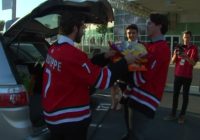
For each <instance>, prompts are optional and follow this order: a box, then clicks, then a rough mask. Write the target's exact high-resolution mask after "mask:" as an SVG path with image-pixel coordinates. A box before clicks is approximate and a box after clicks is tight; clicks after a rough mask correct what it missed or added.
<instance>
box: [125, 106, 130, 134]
mask: <svg viewBox="0 0 200 140" xmlns="http://www.w3.org/2000/svg"><path fill="white" fill-rule="evenodd" d="M128 112H129V111H128V104H127V103H126V104H124V120H125V124H126V130H127V133H129V128H130V127H129V113H128Z"/></svg>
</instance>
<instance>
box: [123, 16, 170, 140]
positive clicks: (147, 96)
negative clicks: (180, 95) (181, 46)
mask: <svg viewBox="0 0 200 140" xmlns="http://www.w3.org/2000/svg"><path fill="white" fill-rule="evenodd" d="M167 30H168V20H167V17H166V16H165V15H162V14H158V13H153V14H150V16H149V20H148V22H147V33H148V36H149V38H150V39H151V41H152V42H151V43H148V44H146V48H147V51H148V54H147V56H146V59H147V62H146V63H144V65H145V67H146V68H147V70H146V71H135V72H132V73H131V74H130V78H129V80H130V81H129V83H128V86H127V89H126V91H125V94H126V96H127V97H128V107H129V108H128V109H129V110H128V111H129V114H132V115H130V116H131V118H130V119H129V126H130V133H129V138H127V140H144V139H145V137H144V136H145V133H146V130H147V126H148V125H150V122H151V120H152V118H154V116H155V113H156V110H157V108H158V106H159V104H160V102H161V98H162V95H163V91H164V87H165V83H166V79H167V72H168V66H169V62H170V49H169V46H168V45H167V42H166V41H165V39H164V34H165V33H166V32H167Z"/></svg>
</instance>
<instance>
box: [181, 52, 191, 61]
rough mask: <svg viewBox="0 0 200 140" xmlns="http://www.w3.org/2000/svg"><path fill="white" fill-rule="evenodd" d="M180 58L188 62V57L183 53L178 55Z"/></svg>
mask: <svg viewBox="0 0 200 140" xmlns="http://www.w3.org/2000/svg"><path fill="white" fill-rule="evenodd" d="M179 56H180V57H181V58H183V59H185V60H188V59H189V57H188V56H187V55H186V54H185V53H182V54H180V55H179Z"/></svg>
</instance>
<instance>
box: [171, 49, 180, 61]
mask: <svg viewBox="0 0 200 140" xmlns="http://www.w3.org/2000/svg"><path fill="white" fill-rule="evenodd" d="M177 57H178V56H177V50H176V49H175V50H174V54H173V56H172V59H171V62H172V63H173V64H175V62H176V59H177Z"/></svg>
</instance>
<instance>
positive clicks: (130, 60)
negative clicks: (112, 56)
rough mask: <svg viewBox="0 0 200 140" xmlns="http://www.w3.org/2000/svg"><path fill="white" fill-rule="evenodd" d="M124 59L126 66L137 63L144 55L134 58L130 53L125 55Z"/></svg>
mask: <svg viewBox="0 0 200 140" xmlns="http://www.w3.org/2000/svg"><path fill="white" fill-rule="evenodd" d="M124 58H125V59H126V62H127V64H133V63H139V62H141V60H142V59H143V58H144V54H140V55H137V56H136V55H133V54H132V53H128V54H127V55H125V56H124Z"/></svg>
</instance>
